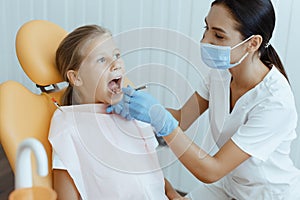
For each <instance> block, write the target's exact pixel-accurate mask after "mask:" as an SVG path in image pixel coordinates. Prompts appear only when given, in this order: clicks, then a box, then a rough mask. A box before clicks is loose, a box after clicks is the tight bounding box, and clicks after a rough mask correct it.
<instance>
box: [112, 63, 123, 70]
mask: <svg viewBox="0 0 300 200" xmlns="http://www.w3.org/2000/svg"><path fill="white" fill-rule="evenodd" d="M121 68H122V65H121V63H120V62H119V61H118V60H115V61H113V62H112V63H111V71H116V70H119V69H121Z"/></svg>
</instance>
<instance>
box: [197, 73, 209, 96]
mask: <svg viewBox="0 0 300 200" xmlns="http://www.w3.org/2000/svg"><path fill="white" fill-rule="evenodd" d="M210 74H211V73H210V71H209V72H207V73H206V74H202V77H201V78H202V79H201V80H200V85H199V87H198V90H197V92H198V93H199V95H200V96H201V97H202V98H204V99H206V100H209V79H210Z"/></svg>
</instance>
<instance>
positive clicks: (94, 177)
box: [49, 25, 167, 200]
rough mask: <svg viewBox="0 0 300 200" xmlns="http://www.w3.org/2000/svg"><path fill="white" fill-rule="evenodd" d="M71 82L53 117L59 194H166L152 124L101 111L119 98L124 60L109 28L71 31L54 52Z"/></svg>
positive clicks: (99, 196)
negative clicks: (127, 119)
mask: <svg viewBox="0 0 300 200" xmlns="http://www.w3.org/2000/svg"><path fill="white" fill-rule="evenodd" d="M56 65H57V68H58V69H59V72H60V73H61V76H62V77H63V78H64V80H65V81H67V82H68V83H69V86H68V88H67V89H66V92H65V93H64V96H63V98H62V105H63V106H61V109H59V110H57V111H56V112H55V113H54V116H53V118H52V122H51V127H50V134H49V140H50V142H51V144H52V147H53V174H54V189H55V190H56V192H57V193H58V198H59V199H64V200H66V199H72V200H75V199H80V198H81V199H130V200H134V199H137V200H141V199H153V200H157V199H160V200H162V199H167V197H166V196H165V189H164V178H163V174H162V171H161V169H160V166H159V163H158V159H157V155H156V151H155V148H156V147H157V144H158V143H157V141H156V139H155V137H154V136H153V130H152V128H151V126H149V125H148V124H145V123H143V122H139V121H126V120H124V119H122V118H120V117H119V116H116V115H110V114H106V113H105V109H106V107H107V105H108V104H116V103H117V102H119V101H120V100H121V99H122V97H123V94H122V92H121V89H120V88H121V87H122V81H123V79H124V73H125V70H124V64H123V61H122V59H121V58H120V51H119V49H118V48H117V47H116V46H115V44H114V42H113V39H112V37H111V34H110V33H109V31H107V30H106V29H104V28H101V27H99V26H96V25H90V26H82V27H79V28H77V29H75V30H74V31H73V32H71V33H70V34H69V35H68V36H67V37H66V38H65V39H64V40H63V41H62V42H61V44H60V46H59V48H58V50H57V52H56Z"/></svg>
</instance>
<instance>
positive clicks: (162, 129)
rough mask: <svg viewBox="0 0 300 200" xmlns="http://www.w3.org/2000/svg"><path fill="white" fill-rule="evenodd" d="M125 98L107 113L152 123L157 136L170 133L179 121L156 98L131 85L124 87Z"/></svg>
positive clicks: (110, 107) (112, 106)
mask: <svg viewBox="0 0 300 200" xmlns="http://www.w3.org/2000/svg"><path fill="white" fill-rule="evenodd" d="M122 90H123V93H124V95H123V99H122V100H121V101H120V102H119V103H118V104H115V105H111V106H109V107H108V108H107V109H106V112H107V113H111V112H114V113H116V114H119V115H121V116H122V117H124V118H126V119H128V120H130V119H133V118H134V119H137V120H140V121H143V122H146V123H150V124H151V125H152V126H153V128H154V129H155V132H156V134H157V136H167V135H169V134H170V133H171V132H172V131H173V130H174V129H175V128H176V127H177V126H178V122H177V121H176V119H175V118H174V117H173V116H172V115H171V113H169V112H168V111H167V110H166V109H165V108H164V107H163V106H162V105H161V104H160V103H159V102H158V101H157V100H156V99H155V98H153V97H152V96H151V95H150V94H148V93H146V92H142V91H136V90H135V89H133V88H132V87H130V86H127V88H123V89H122Z"/></svg>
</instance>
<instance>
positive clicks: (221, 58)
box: [200, 35, 254, 69]
mask: <svg viewBox="0 0 300 200" xmlns="http://www.w3.org/2000/svg"><path fill="white" fill-rule="evenodd" d="M253 36H254V35H252V36H251V37H249V38H247V39H246V40H244V41H242V42H241V43H239V44H237V45H235V46H234V47H230V46H217V45H212V44H208V43H200V48H201V58H202V61H203V62H204V63H205V64H206V65H207V66H208V67H210V68H213V69H229V68H232V67H235V66H237V65H239V64H240V63H241V62H242V61H243V60H244V59H245V58H246V57H247V55H248V52H247V53H245V55H243V56H242V58H241V59H240V60H239V61H238V62H236V63H233V64H231V63H230V52H231V50H233V49H234V48H236V47H238V46H240V45H242V44H244V43H245V42H247V41H248V40H250V39H251V38H252V37H253Z"/></svg>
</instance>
